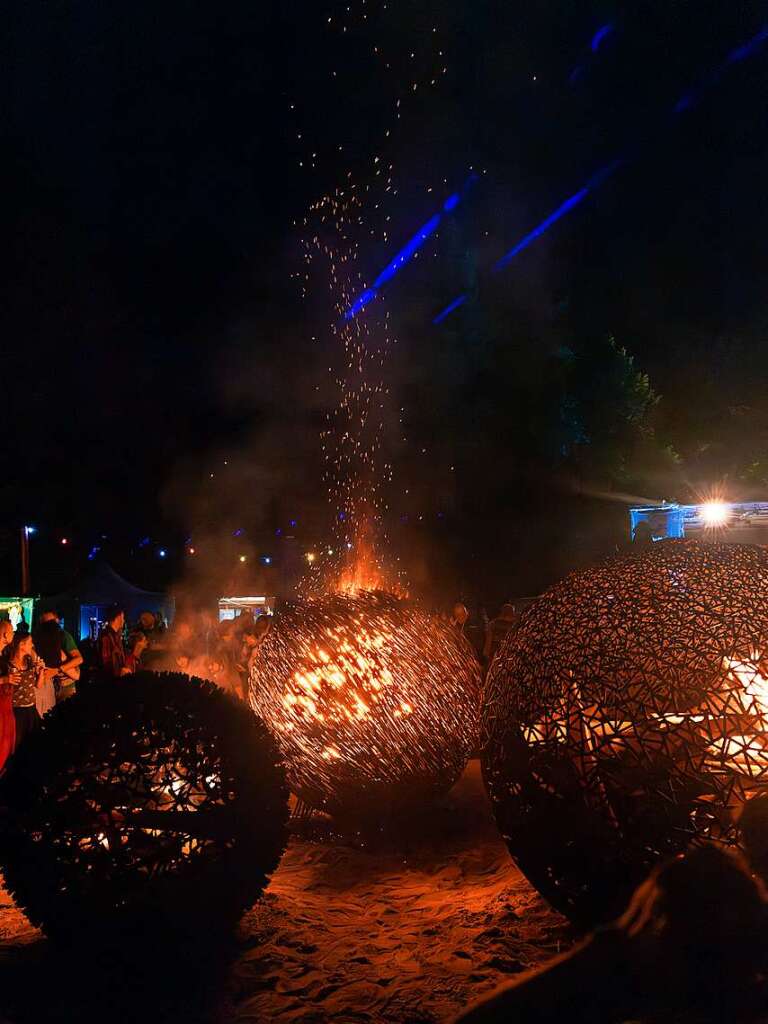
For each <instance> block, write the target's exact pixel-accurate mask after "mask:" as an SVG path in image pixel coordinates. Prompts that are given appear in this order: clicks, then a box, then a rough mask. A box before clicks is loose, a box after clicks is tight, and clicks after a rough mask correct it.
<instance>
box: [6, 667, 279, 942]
mask: <svg viewBox="0 0 768 1024" xmlns="http://www.w3.org/2000/svg"><path fill="white" fill-rule="evenodd" d="M278 762H279V755H278V752H277V748H276V747H275V745H274V743H273V741H272V739H271V737H270V735H269V733H268V732H267V730H266V729H265V727H264V726H263V725H262V724H261V723H260V722H259V721H258V720H257V719H256V718H255V717H254V716H253V715H252V714H251V713H250V712H249V711H248V710H247V709H245V708H243V707H242V705H237V704H236V703H235V702H234V701H232V700H231V699H230V698H228V697H227V696H226V695H225V694H223V693H221V692H220V691H218V690H217V689H216V687H214V686H213V685H212V684H210V683H205V682H202V681H200V680H191V679H189V678H188V677H187V676H182V675H178V674H164V675H154V674H153V673H149V672H142V673H138V674H137V675H135V676H131V677H126V678H125V679H124V680H118V681H108V682H104V683H100V684H95V685H93V686H92V687H89V688H85V689H84V691H83V692H82V693H80V694H78V695H77V697H75V698H72V699H71V700H68V701H65V702H64V703H63V704H61V705H59V706H58V707H57V708H56V709H55V711H53V712H52V713H51V714H50V715H49V716H47V717H46V718H45V720H44V722H43V724H42V727H41V728H40V729H39V730H38V731H37V732H36V733H34V734H33V735H32V736H31V737H30V738H29V739H28V740H26V741H25V743H24V744H23V746H22V747H21V748H20V750H19V752H18V753H17V754H16V755H15V756H14V758H13V759H12V760H11V762H10V764H9V766H8V769H7V771H6V774H5V777H4V778H3V780H2V786H1V787H0V798H2V801H3V803H4V804H5V805H6V806H7V808H8V812H7V813H6V814H5V816H4V818H3V820H2V827H1V828H0V862H1V863H2V867H3V873H4V876H5V881H6V885H7V886H8V888H9V889H10V891H11V893H12V894H13V896H14V899H15V900H16V901H17V903H18V904H19V905H20V906H21V907H23V909H24V910H25V911H26V913H27V916H28V917H29V918H30V920H31V921H33V922H34V923H35V924H37V925H40V926H41V927H43V928H44V929H45V930H46V931H47V932H48V933H49V934H51V935H54V936H57V937H62V936H67V935H69V934H72V933H77V932H83V931H85V930H87V931H88V932H91V933H94V932H109V931H111V932H117V933H119V932H121V931H124V930H126V929H129V928H132V927H135V928H137V929H139V930H144V929H147V928H150V929H151V928H152V927H153V926H154V927H158V926H162V927H165V926H168V927H171V928H177V929H178V930H180V931H184V929H186V928H190V927H192V928H195V929H199V928H200V927H201V926H202V927H210V926H212V925H215V924H222V925H226V926H229V925H231V924H232V922H233V921H234V920H235V919H236V918H237V916H238V915H239V914H240V913H241V912H242V911H243V910H244V909H245V908H246V907H247V906H249V905H250V904H251V903H253V901H254V900H255V899H256V898H257V897H258V895H259V894H260V893H261V891H262V890H263V888H264V886H265V885H266V881H267V875H268V874H269V872H271V871H272V870H274V868H275V867H276V865H277V862H278V860H279V858H280V855H281V853H282V851H283V849H284V846H285V842H286V838H287V834H286V822H287V817H288V806H287V805H288V793H287V789H286V787H285V780H284V775H283V771H282V768H281V767H280V765H279V763H278Z"/></svg>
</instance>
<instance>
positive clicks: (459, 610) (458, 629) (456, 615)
mask: <svg viewBox="0 0 768 1024" xmlns="http://www.w3.org/2000/svg"><path fill="white" fill-rule="evenodd" d="M468 620H469V611H468V609H467V606H466V605H465V604H462V603H461V601H457V602H456V604H455V605H454V606H453V612H452V613H451V618H450V623H451V629H452V630H453V631H454V633H461V635H462V636H463V635H464V627H465V626H466V624H467V622H468Z"/></svg>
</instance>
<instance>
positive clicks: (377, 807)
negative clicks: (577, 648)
mask: <svg viewBox="0 0 768 1024" xmlns="http://www.w3.org/2000/svg"><path fill="white" fill-rule="evenodd" d="M250 699H251V705H252V706H253V708H254V710H255V711H256V712H257V714H259V715H260V716H261V717H262V718H263V720H264V721H265V722H266V723H267V725H268V726H269V727H270V728H271V729H272V730H273V731H274V733H275V735H276V737H277V739H278V742H279V744H280V748H281V750H282V753H283V757H284V760H285V763H286V767H287V770H288V782H289V785H290V787H291V789H292V790H293V791H294V792H295V793H296V794H297V795H299V796H300V797H302V799H304V800H305V801H306V802H307V803H308V804H310V805H312V806H313V807H316V808H320V809H323V810H326V811H329V812H331V813H333V814H335V815H337V816H340V817H346V818H352V819H355V820H358V821H363V820H366V819H368V820H370V819H373V818H384V817H386V816H387V815H388V814H389V813H390V812H391V811H393V810H396V809H397V808H402V807H403V806H404V805H407V804H411V805H418V803H419V802H420V801H423V800H424V799H426V798H428V797H429V796H431V795H434V794H437V793H440V792H443V791H447V790H448V789H449V788H450V787H451V785H452V784H453V783H454V782H455V780H456V779H457V778H458V776H459V774H460V773H461V771H462V769H463V768H464V765H465V764H466V762H467V759H468V757H469V755H470V753H471V752H472V750H473V748H474V747H475V746H476V743H477V722H478V710H479V699H480V673H479V667H478V664H477V660H476V659H475V657H474V654H473V653H472V650H471V648H470V647H469V644H468V643H466V641H465V640H464V639H463V638H462V637H458V636H457V635H456V634H455V633H454V632H453V631H452V630H451V629H450V627H449V626H448V625H447V624H446V623H444V622H442V621H440V620H439V619H437V618H435V617H434V616H431V615H428V614H426V613H424V612H421V611H417V610H416V609H414V608H413V607H411V606H410V605H408V604H406V603H405V602H404V601H401V600H398V599H397V598H395V597H392V596H390V595H387V594H380V593H363V594H361V595H360V596H356V597H350V596H343V595H331V596H328V597H324V598H320V599H317V600H312V601H307V602H305V603H302V604H297V605H294V606H293V607H291V608H289V609H287V610H286V611H285V612H284V613H283V614H282V615H280V616H278V617H277V619H276V621H275V623H274V625H273V627H272V629H271V630H270V632H269V633H268V635H267V638H266V640H265V641H264V643H263V644H262V646H261V648H260V650H259V656H258V658H257V659H256V661H255V663H254V665H253V668H252V671H251V680H250Z"/></svg>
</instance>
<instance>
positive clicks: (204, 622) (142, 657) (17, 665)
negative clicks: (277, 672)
mask: <svg viewBox="0 0 768 1024" xmlns="http://www.w3.org/2000/svg"><path fill="white" fill-rule="evenodd" d="M520 611H521V609H519V608H518V607H517V606H516V605H514V604H505V605H503V606H502V608H501V610H500V612H499V614H498V615H497V616H496V618H494V619H492V620H489V619H488V618H487V616H485V615H483V614H482V613H481V614H480V616H479V617H478V618H477V620H476V621H475V620H473V619H472V617H471V616H470V613H469V611H468V609H467V608H466V606H465V605H464V604H462V603H461V602H457V603H456V604H455V605H454V606H453V609H452V611H451V614H450V617H449V621H450V625H451V628H452V629H453V630H455V632H457V633H459V634H461V635H463V636H465V637H466V639H467V640H468V641H469V643H470V644H471V645H472V647H473V648H474V650H475V652H476V654H477V657H478V660H479V661H480V662H481V664H482V665H484V666H485V667H486V668H487V666H488V665H489V664H490V662H491V661H492V659H493V656H494V654H495V653H496V651H497V650H498V648H499V646H500V645H501V643H502V641H503V640H504V638H505V637H506V636H507V634H508V633H509V632H510V631H513V630H514V629H515V628H516V627H517V624H518V622H519V619H520ZM270 622H271V618H270V617H269V616H268V615H258V616H254V615H253V614H252V613H251V612H250V611H248V610H245V611H243V612H241V613H240V614H239V615H238V617H237V618H235V619H225V620H224V621H221V622H219V621H217V620H216V618H215V616H214V615H213V614H212V613H209V612H207V611H202V612H200V611H196V612H189V613H184V612H182V613H181V614H179V615H177V617H176V619H175V620H174V623H173V626H172V627H171V628H168V627H167V626H166V623H165V621H164V619H163V617H162V615H161V614H160V613H153V612H151V611H144V612H142V613H141V614H140V615H139V617H138V619H137V621H136V622H135V623H133V624H132V625H130V626H129V625H128V623H127V621H126V615H125V610H124V609H123V608H120V607H117V606H115V607H113V608H111V609H110V610H109V611H108V612H107V614H106V621H105V622H104V624H103V626H102V628H101V631H100V633H99V636H98V639H97V641H96V642H95V643H93V644H91V643H90V642H88V641H86V642H84V643H83V644H82V650H80V649H78V646H77V644H76V643H75V640H74V639H73V637H72V636H71V634H70V633H68V632H67V630H65V629H63V628H62V626H61V625H60V621H59V615H58V614H57V612H56V611H55V610H47V611H45V612H43V613H42V615H41V616H40V619H39V622H38V623H37V625H36V626H35V628H34V629H33V630H32V631H31V632H30V630H29V627H28V625H27V624H26V623H25V622H21V623H19V624H18V627H17V629H16V630H15V631H14V629H13V626H12V624H11V622H10V621H9V620H8V619H4V620H0V771H2V768H3V766H4V765H5V761H6V759H7V758H8V757H9V755H10V754H11V753H12V752H13V751H14V749H16V747H17V746H18V745H19V744H20V743H21V742H22V741H23V740H24V738H25V737H26V736H27V735H28V734H29V733H30V732H32V731H33V730H34V729H36V728H37V727H38V725H39V723H40V721H41V719H42V717H43V715H45V713H46V712H47V711H49V710H50V709H51V708H52V707H54V706H55V705H56V704H57V703H59V702H61V701H64V700H68V699H69V698H70V697H72V696H73V695H74V694H75V692H76V690H77V686H78V685H79V684H80V683H81V682H85V681H86V680H88V679H90V678H93V677H95V676H101V677H104V676H106V677H108V678H118V677H122V676H127V675H130V674H132V673H134V672H137V671H139V670H140V669H142V668H147V669H151V670H152V671H157V672H163V671H172V672H183V673H185V674H187V675H191V676H198V677H200V678H202V679H208V680H210V681H211V682H213V683H215V684H216V685H217V686H219V687H221V689H223V690H225V691H227V692H229V693H231V694H233V695H234V696H235V697H237V698H239V699H241V700H244V701H247V700H248V685H249V675H250V669H251V666H252V664H253V661H254V658H255V657H256V656H257V654H258V650H259V647H260V645H261V643H262V642H263V640H264V638H265V637H266V635H267V632H268V631H269V627H270Z"/></svg>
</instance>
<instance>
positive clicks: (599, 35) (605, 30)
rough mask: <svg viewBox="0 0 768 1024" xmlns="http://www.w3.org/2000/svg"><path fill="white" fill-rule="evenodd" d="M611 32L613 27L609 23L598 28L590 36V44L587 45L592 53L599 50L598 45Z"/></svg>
mask: <svg viewBox="0 0 768 1024" xmlns="http://www.w3.org/2000/svg"><path fill="white" fill-rule="evenodd" d="M611 32H613V25H611V24H610V22H609V23H608V24H607V25H601V26H600V28H599V29H598V30H597V32H595V34H594V35H593V36H592V42H591V43H590V44H589V45H590V48H591V50H592V53H597V51H598V50H599V49H600V44H601V43H602V42H603V40H604V39H605V37H606V36H609V35H610V34H611Z"/></svg>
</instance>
